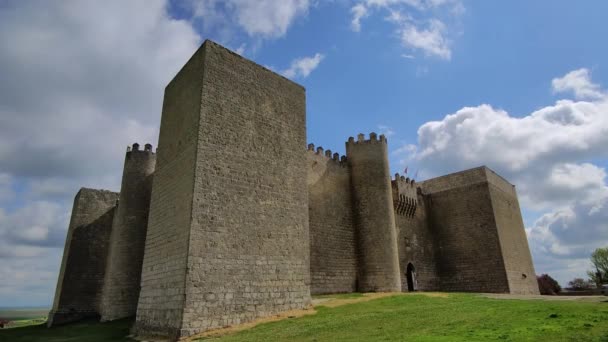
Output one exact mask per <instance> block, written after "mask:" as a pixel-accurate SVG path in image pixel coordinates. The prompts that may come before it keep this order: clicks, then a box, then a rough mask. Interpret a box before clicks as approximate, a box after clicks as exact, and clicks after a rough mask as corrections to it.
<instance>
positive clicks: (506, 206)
mask: <svg viewBox="0 0 608 342" xmlns="http://www.w3.org/2000/svg"><path fill="white" fill-rule="evenodd" d="M486 174H487V177H488V181H489V190H490V198H491V200H492V207H493V208H494V217H495V220H496V226H497V228H498V236H499V239H500V247H501V251H502V256H503V259H504V263H505V269H506V272H507V280H508V282H509V292H510V293H515V294H539V289H538V282H537V281H536V272H535V271H534V265H533V264H532V256H531V254H530V248H529V247H528V239H527V237H526V232H525V230H524V223H523V219H522V217H521V210H520V208H519V201H518V200H517V193H516V192H515V187H514V186H512V185H511V184H509V183H508V182H507V181H505V180H504V179H502V178H501V177H500V176H498V175H497V174H496V173H494V172H493V171H492V170H490V169H486Z"/></svg>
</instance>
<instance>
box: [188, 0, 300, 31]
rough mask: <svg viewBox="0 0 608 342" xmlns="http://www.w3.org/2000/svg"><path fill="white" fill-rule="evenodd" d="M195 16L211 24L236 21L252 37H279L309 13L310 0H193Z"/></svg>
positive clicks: (223, 25) (191, 0) (224, 24)
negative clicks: (298, 19) (295, 21)
mask: <svg viewBox="0 0 608 342" xmlns="http://www.w3.org/2000/svg"><path fill="white" fill-rule="evenodd" d="M190 2H191V6H193V8H194V14H195V16H197V17H199V18H201V19H202V20H203V23H204V24H206V25H208V26H222V27H226V26H227V25H231V24H233V23H234V24H237V25H238V26H239V27H240V28H241V29H243V30H244V31H245V32H246V33H247V34H248V35H249V36H251V37H261V38H278V37H282V36H284V35H285V33H286V32H287V30H288V28H289V27H290V26H291V25H292V23H293V22H294V20H295V19H296V18H297V17H299V16H304V15H306V14H307V13H308V9H309V7H310V2H309V1H308V0H281V1H276V0H225V1H224V0H222V1H219V0H190Z"/></svg>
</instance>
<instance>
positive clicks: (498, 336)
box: [0, 294, 608, 342]
mask: <svg viewBox="0 0 608 342" xmlns="http://www.w3.org/2000/svg"><path fill="white" fill-rule="evenodd" d="M331 297H336V296H331ZM337 297H340V298H343V299H344V300H349V299H352V298H357V297H359V295H356V294H355V295H353V294H351V295H345V296H337ZM316 310H317V314H315V315H310V316H304V317H300V318H294V319H286V320H283V321H279V322H272V323H265V324H260V325H258V326H256V327H254V328H252V329H249V330H244V331H241V332H238V333H235V334H232V335H226V336H221V337H214V338H207V339H203V340H204V341H206V340H213V341H220V342H230V341H608V303H607V302H603V303H589V302H577V301H548V300H504V299H489V298H484V297H481V296H478V295H471V294H448V295H444V296H443V297H431V296H428V295H423V294H415V295H397V296H393V297H385V298H381V299H376V300H371V301H367V302H360V303H355V304H349V305H344V306H338V307H335V308H329V307H325V306H323V304H321V305H319V306H317V307H316ZM131 324H132V321H131V320H122V321H116V322H110V323H103V324H100V323H95V322H81V323H76V324H71V325H67V326H61V327H56V328H52V329H47V328H45V327H44V326H43V325H38V326H30V327H23V328H14V329H7V330H0V341H17V342H19V341H51V342H59V341H128V339H127V338H126V336H127V335H128V333H129V328H130V326H131Z"/></svg>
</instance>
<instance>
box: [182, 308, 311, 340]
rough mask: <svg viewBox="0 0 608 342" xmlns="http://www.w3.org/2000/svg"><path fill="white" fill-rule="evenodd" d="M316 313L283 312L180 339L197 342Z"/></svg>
mask: <svg viewBox="0 0 608 342" xmlns="http://www.w3.org/2000/svg"><path fill="white" fill-rule="evenodd" d="M316 313H317V312H316V311H315V309H314V308H312V307H311V308H310V309H305V310H292V311H286V312H282V313H280V314H277V315H274V316H269V317H263V318H260V319H256V320H254V321H251V322H247V323H243V324H239V325H234V326H230V327H225V328H219V329H214V330H209V331H205V332H204V333H200V334H196V335H192V336H189V337H186V338H183V339H180V341H196V340H198V339H200V338H203V337H218V336H223V335H228V334H233V333H236V332H239V331H242V330H247V329H251V328H253V327H255V326H256V325H259V324H262V323H269V322H276V321H281V320H284V319H288V318H298V317H302V316H307V315H314V314H316Z"/></svg>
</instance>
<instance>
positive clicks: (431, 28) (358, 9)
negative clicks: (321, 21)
mask: <svg viewBox="0 0 608 342" xmlns="http://www.w3.org/2000/svg"><path fill="white" fill-rule="evenodd" d="M446 11H447V12H446ZM350 12H351V16H352V17H351V29H352V30H353V31H355V32H359V31H361V26H362V24H361V22H362V20H363V19H364V18H367V17H369V16H370V15H372V13H374V12H382V13H388V16H386V17H385V19H386V20H387V21H388V22H391V23H393V24H394V25H395V32H396V34H397V36H398V37H399V39H400V41H401V44H402V45H403V47H405V48H407V49H408V50H411V51H421V52H422V53H424V55H426V56H434V57H438V58H441V59H444V60H449V59H450V58H451V56H452V51H451V47H450V45H451V40H450V38H449V36H450V32H449V30H448V27H447V25H446V24H445V23H444V21H442V20H441V19H440V18H439V17H440V16H444V17H451V18H454V17H458V16H460V15H461V14H462V13H464V6H463V4H462V2H461V1H459V0H364V1H360V2H358V3H356V4H355V5H353V6H352V7H351V9H350ZM404 55H405V56H408V57H407V58H410V57H409V56H412V55H411V54H409V53H408V54H402V56H404ZM412 57H413V56H412Z"/></svg>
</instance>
